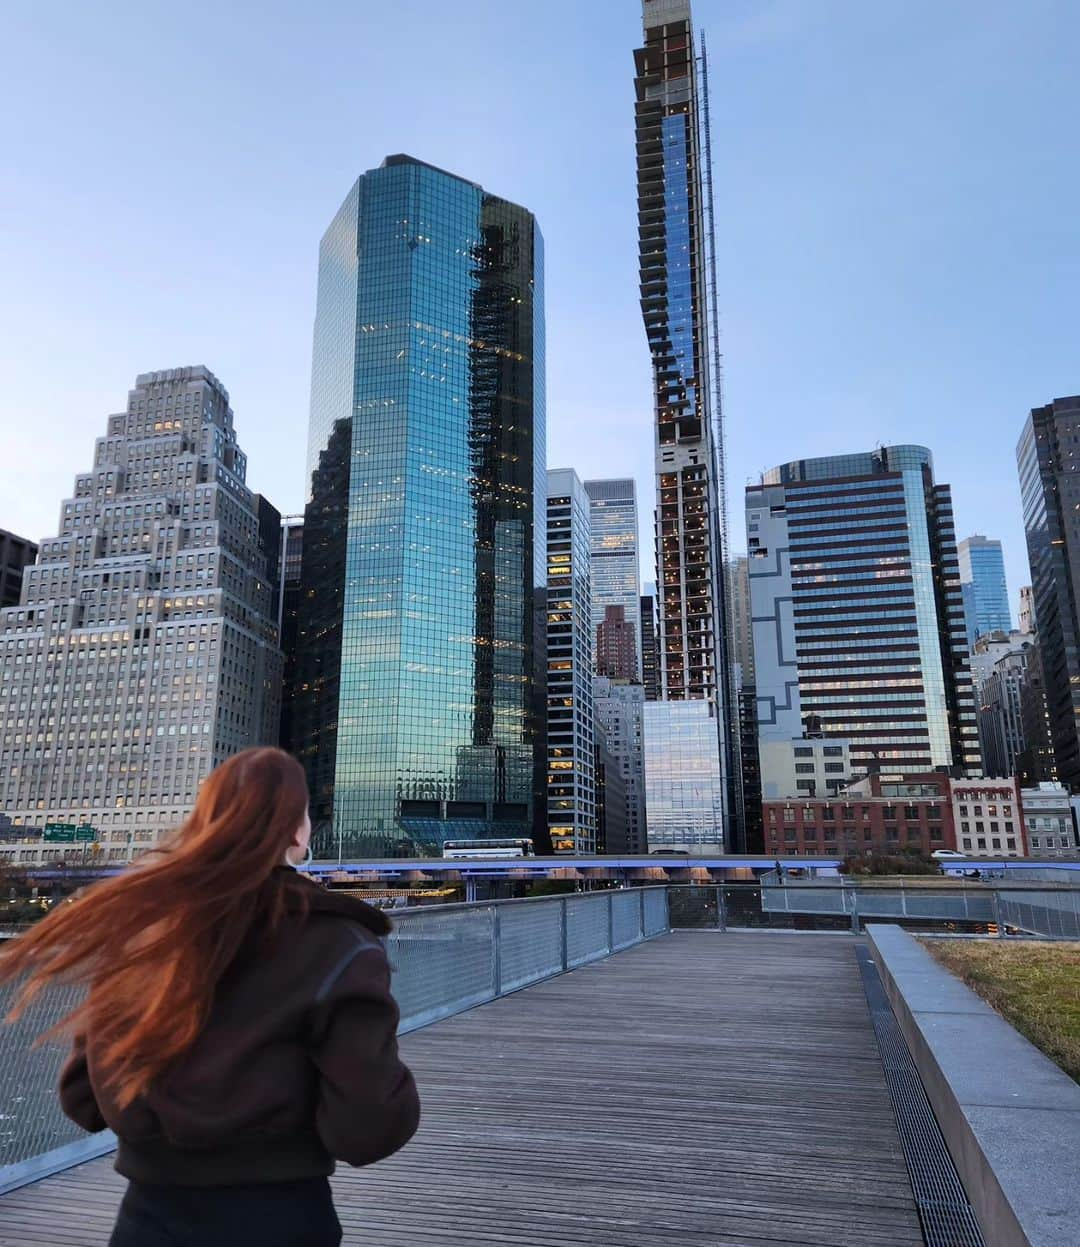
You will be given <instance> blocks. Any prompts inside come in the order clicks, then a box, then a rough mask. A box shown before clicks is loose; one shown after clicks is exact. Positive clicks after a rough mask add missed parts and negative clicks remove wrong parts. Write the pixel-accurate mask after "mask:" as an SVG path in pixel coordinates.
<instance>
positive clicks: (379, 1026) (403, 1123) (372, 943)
mask: <svg viewBox="0 0 1080 1247" xmlns="http://www.w3.org/2000/svg"><path fill="white" fill-rule="evenodd" d="M354 936H355V939H356V946H355V947H354V948H353V949H351V950H350V951H349V953H347V954H346V955H345V958H344V959H343V960H344V961H345V964H344V965H342V966H341V967H340V968H335V970H334V971H333V972H332V973H331V976H330V978H329V979H328V980H327V982H325V983H324V984H323V985H322V987H321V988H320V991H319V999H318V1000H317V1002H316V1012H315V1025H314V1028H313V1040H312V1052H311V1056H312V1060H313V1062H314V1064H315V1067H316V1069H317V1071H318V1075H319V1087H318V1102H317V1107H316V1119H315V1120H316V1128H317V1130H318V1133H319V1137H320V1138H321V1139H322V1141H323V1144H324V1145H325V1147H326V1149H327V1151H328V1152H329V1153H330V1154H331V1156H333V1157H334V1158H335V1159H337V1160H342V1161H344V1162H345V1163H346V1164H349V1165H370V1164H372V1163H373V1162H374V1161H377V1160H382V1159H383V1158H384V1157H386V1156H390V1155H392V1154H393V1153H394V1152H396V1151H397V1150H398V1149H399V1148H401V1147H404V1146H405V1144H406V1143H408V1141H409V1140H410V1139H411V1138H412V1136H413V1135H414V1134H415V1133H416V1128H417V1126H418V1125H419V1123H420V1098H419V1096H418V1095H417V1091H416V1083H415V1082H414V1081H413V1076H412V1074H411V1073H410V1072H409V1070H408V1069H407V1068H406V1066H405V1065H404V1064H403V1063H402V1061H401V1059H400V1057H399V1056H398V1047H397V1025H398V1007H397V1004H396V1003H395V1001H394V998H393V996H391V994H390V967H389V965H388V963H387V960H386V953H385V952H384V950H383V948H382V945H381V944H379V943H378V941H377V940H375V939H374V938H373V937H372V936H371V935H370V934H368V933H367V932H362V933H361V932H359V931H356V932H354Z"/></svg>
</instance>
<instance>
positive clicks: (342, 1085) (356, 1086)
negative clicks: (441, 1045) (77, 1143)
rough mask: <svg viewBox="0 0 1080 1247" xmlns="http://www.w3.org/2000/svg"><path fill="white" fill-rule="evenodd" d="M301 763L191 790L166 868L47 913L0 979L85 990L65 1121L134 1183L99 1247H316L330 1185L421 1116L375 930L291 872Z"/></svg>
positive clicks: (301, 801) (30, 987)
mask: <svg viewBox="0 0 1080 1247" xmlns="http://www.w3.org/2000/svg"><path fill="white" fill-rule="evenodd" d="M307 810H308V792H307V785H306V783H305V781H304V772H303V769H302V768H301V767H300V765H299V763H298V762H296V761H295V760H294V759H293V758H291V757H289V756H288V754H285V753H282V752H281V751H280V750H278V749H249V750H247V751H245V752H244V753H241V754H238V755H237V756H236V757H234V758H231V759H230V760H229V761H228V762H226V763H224V765H222V766H220V767H218V769H217V770H216V771H214V773H213V774H212V775H211V776H210V777H209V778H208V779H207V781H206V782H205V784H203V786H202V789H201V790H200V792H199V798H198V800H197V802H196V804H195V809H194V810H193V811H192V813H191V816H190V818H188V820H187V822H185V823H184V825H183V826H182V827H181V828H180V829H179V831H178V832H177V833H176V834H175V836H174V837H173V838H172V839H171V840H170V841H169V842H167V843H166V844H165V845H163V846H162V847H161V848H160V850H158V851H156V852H154V853H153V854H151V855H148V856H147V857H146V858H145V859H144V860H143V862H141V863H139V864H137V865H136V866H135V867H134V868H132V869H131V870H129V871H127V872H126V873H124V874H123V875H120V876H119V877H117V878H115V879H109V880H107V881H105V882H102V883H99V884H96V885H95V886H94V887H92V888H90V889H89V890H88V891H87V892H86V893H84V894H83V895H81V896H80V897H79V898H78V899H76V900H75V901H74V902H73V903H71V904H65V905H60V906H58V907H57V908H56V909H54V910H53V912H52V913H51V914H50V915H49V916H48V917H47V918H46V919H45V920H44V921H42V922H41V923H40V924H39V925H38V926H37V927H36V928H35V929H34V930H33V931H31V932H30V933H29V934H27V935H25V936H23V937H22V938H20V939H19V940H15V941H12V942H11V943H12V945H13V946H12V947H10V948H9V950H8V951H7V952H6V954H5V955H4V957H3V960H0V981H2V980H3V979H8V978H12V977H14V976H15V975H17V974H25V975H27V976H28V983H27V986H26V989H25V990H24V992H23V994H22V997H21V998H20V1006H23V1005H25V1004H26V1003H27V1001H28V1000H29V999H32V998H33V996H34V995H35V994H36V993H37V992H38V991H39V990H40V989H41V988H42V987H44V986H46V985H47V984H48V983H50V982H53V981H65V982H69V981H71V980H72V979H75V980H78V981H82V982H85V983H86V984H87V985H88V987H89V991H88V994H87V997H86V1000H85V1003H84V1004H83V1005H82V1007H81V1008H79V1009H78V1010H76V1011H75V1012H74V1013H73V1014H71V1015H70V1016H69V1017H68V1018H67V1019H65V1021H64V1022H63V1023H62V1024H61V1025H62V1026H64V1027H65V1028H67V1027H70V1028H71V1029H72V1030H73V1031H74V1033H75V1036H76V1037H75V1043H74V1048H73V1051H72V1053H71V1056H70V1058H69V1060H68V1062H67V1065H66V1066H65V1068H64V1071H63V1073H62V1075H61V1079H60V1102H61V1104H62V1105H63V1108H64V1112H65V1113H67V1115H68V1116H69V1117H71V1118H72V1120H74V1121H76V1122H77V1123H78V1124H79V1125H80V1126H82V1127H83V1128H84V1129H86V1130H92V1131H93V1130H104V1129H105V1128H106V1127H109V1128H111V1129H112V1130H114V1131H115V1132H116V1134H117V1136H118V1139H119V1146H118V1149H117V1154H116V1168H117V1169H118V1170H119V1172H120V1173H122V1174H123V1175H124V1176H125V1177H126V1178H128V1179H129V1186H128V1190H127V1193H126V1195H125V1196H124V1200H123V1203H122V1205H121V1208H120V1215H119V1218H118V1220H117V1224H116V1228H115V1230H114V1232H113V1236H112V1239H111V1240H110V1243H111V1247H159V1245H160V1247H165V1244H168V1245H169V1247H181V1245H183V1247H187V1245H188V1244H190V1245H191V1247H217V1245H218V1244H221V1245H222V1247H225V1245H226V1244H227V1245H228V1247H236V1245H237V1244H241V1243H257V1244H259V1247H279V1245H280V1247H286V1245H287V1247H331V1245H334V1244H338V1243H340V1241H341V1227H340V1225H339V1223H338V1220H337V1216H336V1214H335V1212H334V1206H333V1203H332V1201H331V1197H330V1186H329V1183H328V1182H327V1176H328V1175H329V1174H330V1173H332V1172H333V1169H334V1161H335V1160H342V1161H345V1162H347V1163H348V1164H350V1165H367V1164H371V1163H372V1162H373V1161H377V1160H380V1159H382V1158H383V1157H385V1156H389V1155H390V1154H391V1153H392V1152H395V1151H397V1150H398V1148H400V1147H402V1146H403V1145H404V1144H405V1143H407V1142H408V1140H409V1139H410V1138H411V1137H412V1135H413V1133H414V1132H415V1130H416V1127H417V1123H418V1121H419V1115H420V1106H419V1100H418V1098H417V1094H416V1086H415V1084H414V1082H413V1079H412V1075H411V1074H410V1073H409V1071H408V1069H406V1067H405V1066H404V1065H403V1064H402V1063H401V1061H400V1059H399V1057H398V1051H397V1040H396V1031H397V1022H398V1010H397V1006H396V1005H395V1003H394V1000H393V998H392V996H391V995H390V973H389V969H388V966H387V961H386V954H385V952H384V951H383V948H382V945H381V943H380V941H379V936H382V935H385V934H386V933H387V931H388V930H389V929H390V924H389V922H388V920H387V919H386V918H385V917H384V916H383V915H382V914H381V913H380V912H379V911H378V910H376V909H374V908H372V907H371V906H369V905H365V904H364V903H363V902H362V901H359V900H356V899H354V898H353V897H349V896H343V895H340V894H338V893H333V892H327V891H324V890H323V889H322V888H320V887H318V886H317V885H316V884H314V883H311V882H309V881H308V880H306V879H305V878H303V876H301V875H298V874H297V873H296V871H295V870H294V869H292V867H293V866H295V865H296V864H297V863H299V862H301V861H302V860H303V859H304V857H305V854H307V852H308V840H309V838H310V836H311V823H310V821H309V819H308V812H307Z"/></svg>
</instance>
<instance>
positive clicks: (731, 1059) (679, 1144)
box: [0, 931, 923, 1247]
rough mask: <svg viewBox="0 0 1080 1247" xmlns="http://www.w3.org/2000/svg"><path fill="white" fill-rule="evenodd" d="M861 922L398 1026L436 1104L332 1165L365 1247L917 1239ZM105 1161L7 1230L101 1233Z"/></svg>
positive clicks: (756, 1244) (109, 1196) (7, 1208)
mask: <svg viewBox="0 0 1080 1247" xmlns="http://www.w3.org/2000/svg"><path fill="white" fill-rule="evenodd" d="M854 943H855V941H854V940H853V939H852V938H850V937H848V936H843V935H841V936H831V935H788V934H779V933H765V932H756V933H755V932H739V933H734V932H733V933H729V934H721V933H719V932H711V931H709V932H676V933H674V934H672V935H669V936H665V937H663V938H661V939H657V940H653V941H652V942H650V943H647V944H642V945H639V946H638V947H636V948H632V949H630V950H628V951H626V952H623V953H619V954H617V955H615V956H614V957H610V958H608V959H607V960H604V961H598V962H595V963H593V964H591V965H588V966H585V967H583V968H582V969H580V970H576V971H574V972H573V973H571V974H565V975H561V976H559V977H558V978H554V979H550V980H548V981H547V982H544V983H541V984H539V985H537V986H535V987H530V988H527V989H526V990H524V991H521V992H518V993H516V994H514V995H512V996H508V997H505V998H503V999H501V1000H496V1001H493V1002H492V1003H491V1004H487V1005H484V1006H482V1007H480V1008H477V1009H473V1010H471V1011H470V1012H468V1013H464V1014H460V1015H458V1016H457V1017H453V1018H449V1019H447V1020H446V1021H443V1022H439V1023H436V1024H435V1025H434V1026H430V1027H427V1028H425V1029H424V1030H421V1031H416V1032H414V1033H413V1034H411V1035H408V1036H406V1037H405V1038H404V1039H403V1041H402V1047H403V1049H404V1053H405V1056H406V1059H407V1060H408V1061H409V1063H410V1064H411V1065H412V1067H413V1068H414V1070H415V1071H416V1075H417V1080H418V1082H419V1084H420V1089H421V1095H422V1097H423V1102H424V1120H423V1124H422V1126H421V1129H420V1132H419V1134H418V1135H417V1137H416V1139H415V1140H414V1141H413V1142H412V1143H411V1144H410V1145H409V1146H408V1147H407V1148H406V1149H405V1150H404V1151H403V1152H402V1153H400V1154H399V1155H398V1156H396V1157H393V1158H392V1159H391V1160H389V1161H386V1162H384V1163H383V1164H381V1165H377V1166H375V1167H374V1168H372V1169H368V1170H360V1171H357V1170H348V1171H342V1172H340V1173H339V1174H338V1176H337V1177H336V1178H335V1179H334V1187H335V1194H336V1198H337V1202H338V1208H339V1212H340V1216H341V1221H342V1224H343V1226H344V1229H345V1243H347V1244H358V1245H363V1247H450V1245H451V1244H453V1247H478V1245H481V1244H506V1245H507V1247H524V1245H526V1244H528V1245H529V1247H591V1245H593V1244H596V1245H597V1247H601V1245H602V1247H657V1245H658V1244H667V1243H670V1244H673V1245H677V1247H801V1245H803V1244H807V1245H809V1244H813V1245H814V1247H921V1244H922V1242H923V1239H922V1235H921V1232H920V1230H919V1221H918V1216H917V1214H916V1210H915V1204H914V1200H913V1197H912V1192H911V1187H910V1184H909V1182H908V1177H907V1170H906V1167H905V1164H904V1158H903V1154H902V1152H901V1148H900V1141H899V1137H898V1134H897V1131H896V1126H895V1123H894V1119H893V1112H892V1108H891V1106H890V1101H889V1096H888V1093H887V1091H886V1087H885V1080H884V1076H883V1073H882V1068H881V1063H880V1059H879V1057H878V1052H877V1048H876V1044H875V1039H874V1032H873V1028H872V1026H871V1023H870V1018H869V1013H868V1010H867V1006H866V1000H865V997H864V995H863V988H862V985H861V980H860V975H859V969H858V966H857V963H856V958H855V948H854ZM122 1190H123V1182H122V1180H121V1179H120V1178H118V1177H117V1175H116V1174H115V1173H114V1172H113V1170H112V1168H111V1161H110V1160H109V1159H108V1158H106V1159H103V1160H98V1161H92V1162H90V1163H88V1164H85V1165H82V1166H80V1167H78V1168H77V1169H72V1170H69V1171H67V1172H65V1173H62V1174H58V1175H56V1176H55V1177H52V1178H47V1179H45V1180H43V1181H41V1182H38V1183H36V1184H34V1185H32V1186H28V1187H24V1188H23V1189H21V1190H17V1191H14V1192H12V1194H10V1195H7V1196H4V1197H3V1198H2V1199H0V1247H33V1245H35V1244H49V1245H50V1247H59V1245H64V1247H96V1245H98V1244H104V1243H106V1242H107V1240H108V1234H109V1228H110V1226H111V1224H112V1218H113V1216H114V1213H115V1209H116V1204H117V1202H118V1200H119V1198H120V1195H121V1193H122Z"/></svg>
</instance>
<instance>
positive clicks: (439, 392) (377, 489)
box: [296, 157, 546, 856]
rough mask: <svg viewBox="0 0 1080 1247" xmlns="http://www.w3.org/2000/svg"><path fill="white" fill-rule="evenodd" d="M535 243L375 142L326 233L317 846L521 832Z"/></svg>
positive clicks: (319, 329)
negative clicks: (374, 164) (376, 148)
mask: <svg viewBox="0 0 1080 1247" xmlns="http://www.w3.org/2000/svg"><path fill="white" fill-rule="evenodd" d="M542 289H543V248H542V241H541V237H540V232H539V230H538V229H537V227H536V224H535V221H534V219H533V217H532V215H531V214H530V213H528V212H527V211H525V210H524V209H522V208H519V207H517V206H515V205H513V204H510V203H507V202H506V201H505V200H502V199H498V198H496V197H494V196H491V195H488V194H486V193H485V192H484V191H483V189H482V188H480V187H479V186H476V185H475V184H473V183H471V182H467V181H465V180H463V179H461V178H458V177H455V176H453V175H452V174H448V173H445V172H443V171H441V170H438V169H435V168H433V167H431V166H429V165H425V164H422V163H420V162H418V161H415V160H412V159H411V158H408V157H389V158H388V159H387V160H386V161H385V162H384V164H383V165H382V166H381V167H380V168H378V169H375V170H372V171H371V172H369V173H366V174H364V175H363V176H362V177H361V178H360V179H359V180H358V181H357V183H356V185H355V186H354V187H353V189H352V190H351V191H350V192H349V195H348V196H347V197H346V199H345V202H344V204H343V205H342V207H341V209H340V211H339V212H338V214H337V216H336V217H335V219H334V221H333V222H332V223H331V225H330V228H329V229H328V230H327V233H326V235H325V237H324V239H323V243H322V247H321V249H320V257H319V294H318V308H317V313H316V321H315V334H314V347H313V362H312V388H311V426H310V440H309V456H308V468H309V474H310V495H309V501H308V507H307V511H306V514H305V541H304V570H303V576H302V581H303V600H302V607H301V620H300V647H301V653H300V658H299V661H298V671H299V683H300V689H299V693H298V696H297V699H296V700H297V705H298V709H297V713H296V720H297V729H298V752H299V753H300V755H301V757H302V758H303V760H304V761H305V765H306V766H307V769H308V773H309V777H310V780H311V784H312V792H313V818H314V821H315V824H316V831H317V839H316V844H317V851H318V852H319V854H320V856H338V855H341V856H356V855H396V854H405V853H413V852H435V851H438V850H439V849H440V847H441V840H442V839H452V838H456V837H458V836H475V835H476V834H478V833H479V834H485V833H490V834H493V835H496V834H497V835H519V834H520V835H528V834H531V820H532V778H533V762H534V758H533V750H534V746H535V740H536V729H537V724H536V722H535V702H534V698H533V679H534V661H535V656H534V618H533V611H534V593H535V590H536V588H537V587H538V586H539V585H540V584H542V583H543V580H542V578H543V575H544V525H543V522H542V521H541V523H540V524H539V525H538V524H537V523H536V515H537V504H538V502H539V505H540V515H541V516H542V515H543V499H544V498H545V496H546V479H545V468H544V387H543V372H544V325H543V299H542Z"/></svg>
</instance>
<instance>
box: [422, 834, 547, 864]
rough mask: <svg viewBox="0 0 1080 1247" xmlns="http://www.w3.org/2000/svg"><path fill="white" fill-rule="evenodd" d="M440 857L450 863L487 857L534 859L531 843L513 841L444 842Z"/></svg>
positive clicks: (527, 841)
mask: <svg viewBox="0 0 1080 1247" xmlns="http://www.w3.org/2000/svg"><path fill="white" fill-rule="evenodd" d="M442 855H443V857H444V858H447V859H449V860H451V861H467V860H469V859H470V858H472V859H482V858H489V857H535V856H536V854H535V852H534V851H533V842H532V841H531V840H527V839H524V838H522V839H515V840H509V839H508V840H445V841H443V850H442Z"/></svg>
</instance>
